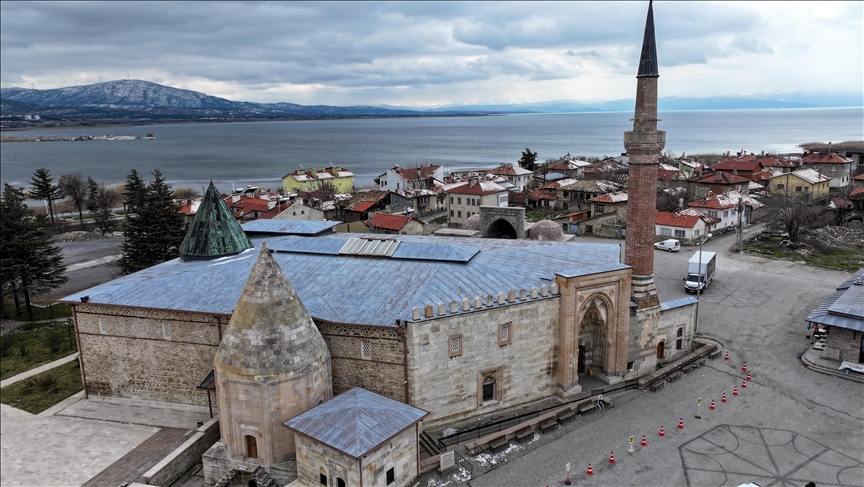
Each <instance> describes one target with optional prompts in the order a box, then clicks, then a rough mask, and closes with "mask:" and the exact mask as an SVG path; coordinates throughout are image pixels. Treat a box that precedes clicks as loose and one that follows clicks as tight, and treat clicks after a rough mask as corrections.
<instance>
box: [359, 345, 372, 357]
mask: <svg viewBox="0 0 864 487" xmlns="http://www.w3.org/2000/svg"><path fill="white" fill-rule="evenodd" d="M360 355H361V356H362V357H363V358H365V359H370V358H372V342H360Z"/></svg>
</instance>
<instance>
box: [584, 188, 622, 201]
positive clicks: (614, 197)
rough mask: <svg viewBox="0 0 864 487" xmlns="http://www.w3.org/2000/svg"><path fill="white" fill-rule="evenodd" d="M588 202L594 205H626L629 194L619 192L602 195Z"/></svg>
mask: <svg viewBox="0 0 864 487" xmlns="http://www.w3.org/2000/svg"><path fill="white" fill-rule="evenodd" d="M588 201H590V202H592V203H626V202H627V192H626V191H618V192H615V193H606V194H601V195H600V196H597V197H594V198H591V199H590V200H588Z"/></svg>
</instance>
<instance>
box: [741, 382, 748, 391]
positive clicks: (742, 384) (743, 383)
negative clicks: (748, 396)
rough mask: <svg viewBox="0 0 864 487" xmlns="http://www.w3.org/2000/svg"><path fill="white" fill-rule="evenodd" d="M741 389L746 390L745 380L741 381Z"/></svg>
mask: <svg viewBox="0 0 864 487" xmlns="http://www.w3.org/2000/svg"><path fill="white" fill-rule="evenodd" d="M741 389H747V381H746V380H742V381H741Z"/></svg>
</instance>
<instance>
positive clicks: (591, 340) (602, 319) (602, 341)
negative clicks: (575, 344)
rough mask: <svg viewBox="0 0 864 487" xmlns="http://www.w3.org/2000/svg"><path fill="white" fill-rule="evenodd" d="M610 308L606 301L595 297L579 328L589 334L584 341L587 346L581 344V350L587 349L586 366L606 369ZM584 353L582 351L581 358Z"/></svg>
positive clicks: (599, 369) (600, 369)
mask: <svg viewBox="0 0 864 487" xmlns="http://www.w3.org/2000/svg"><path fill="white" fill-rule="evenodd" d="M607 316H608V309H607V308H606V303H605V302H603V300H602V299H600V298H594V299H592V300H591V301H590V303H589V304H588V307H587V309H586V310H585V314H584V315H583V316H582V322H581V323H580V325H579V329H580V330H581V331H582V333H580V336H582V334H587V335H588V336H587V337H586V338H585V339H584V341H583V343H584V344H585V345H587V347H583V346H581V345H580V347H579V348H580V352H581V351H582V350H583V349H587V350H586V352H587V353H585V359H584V363H585V366H587V367H589V368H592V369H595V370H597V371H603V372H605V371H606V341H607V336H608V330H609V327H608V326H607V325H606V319H607ZM581 356H582V354H581V353H580V358H581Z"/></svg>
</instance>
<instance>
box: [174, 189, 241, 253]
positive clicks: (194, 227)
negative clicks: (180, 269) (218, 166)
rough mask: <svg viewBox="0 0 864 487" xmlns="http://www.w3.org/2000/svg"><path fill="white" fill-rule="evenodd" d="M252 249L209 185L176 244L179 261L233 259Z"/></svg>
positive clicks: (236, 222) (238, 223)
mask: <svg viewBox="0 0 864 487" xmlns="http://www.w3.org/2000/svg"><path fill="white" fill-rule="evenodd" d="M252 247H253V245H252V242H251V241H250V240H249V237H247V236H246V232H244V231H243V228H242V227H240V222H238V221H237V219H236V218H234V215H232V214H231V210H229V209H228V205H226V204H225V201H223V200H222V196H221V195H220V194H219V191H217V190H216V186H214V185H213V181H210V186H209V187H208V188H207V191H206V192H205V193H204V199H203V200H202V201H201V205H200V206H199V207H198V212H197V213H195V218H194V219H193V220H192V223H191V224H190V225H189V230H187V231H186V236H185V237H184V238H183V243H181V244H180V256H181V258H183V259H209V258H214V257H222V256H225V255H235V254H239V253H240V252H243V251H244V250H246V249H251V248H252Z"/></svg>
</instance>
